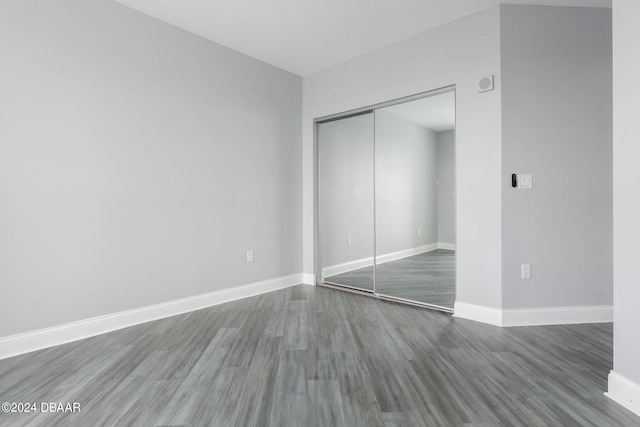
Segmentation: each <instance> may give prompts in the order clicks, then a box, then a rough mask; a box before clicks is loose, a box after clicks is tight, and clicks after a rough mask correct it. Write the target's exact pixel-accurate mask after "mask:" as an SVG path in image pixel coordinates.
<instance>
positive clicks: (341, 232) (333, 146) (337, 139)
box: [317, 112, 374, 292]
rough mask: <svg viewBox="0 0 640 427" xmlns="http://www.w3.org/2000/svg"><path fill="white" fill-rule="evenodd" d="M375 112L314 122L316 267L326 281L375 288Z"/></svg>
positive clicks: (362, 288)
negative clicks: (315, 125) (315, 146)
mask: <svg viewBox="0 0 640 427" xmlns="http://www.w3.org/2000/svg"><path fill="white" fill-rule="evenodd" d="M373 131H374V126H373V113H371V112H369V113H366V114H362V115H358V116H353V117H348V118H344V119H339V120H333V121H329V122H324V123H319V124H318V135H317V141H318V228H319V230H320V233H319V236H318V241H319V247H318V248H319V264H320V265H319V267H320V271H321V280H322V281H324V283H328V284H334V285H341V286H346V287H350V288H355V289H360V290H365V291H369V292H373V283H374V281H373V256H374V247H373V245H374V225H373V219H374V213H373V205H374V202H373V200H374V199H373V167H374V160H373V148H374V146H373V137H374V135H373Z"/></svg>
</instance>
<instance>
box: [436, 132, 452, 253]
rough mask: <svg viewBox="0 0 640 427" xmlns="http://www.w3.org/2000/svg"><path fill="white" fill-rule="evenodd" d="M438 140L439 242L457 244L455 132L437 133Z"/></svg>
mask: <svg viewBox="0 0 640 427" xmlns="http://www.w3.org/2000/svg"><path fill="white" fill-rule="evenodd" d="M437 138H438V165H437V168H438V242H439V243H448V244H455V243H456V224H455V219H456V212H455V208H456V203H455V202H456V200H455V199H456V198H455V164H454V160H455V131H453V130H448V131H443V132H438V133H437Z"/></svg>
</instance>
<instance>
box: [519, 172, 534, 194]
mask: <svg viewBox="0 0 640 427" xmlns="http://www.w3.org/2000/svg"><path fill="white" fill-rule="evenodd" d="M518 188H519V189H521V190H529V189H531V188H533V178H532V177H531V175H529V174H523V175H518Z"/></svg>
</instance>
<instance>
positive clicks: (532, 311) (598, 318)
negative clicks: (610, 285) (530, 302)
mask: <svg viewBox="0 0 640 427" xmlns="http://www.w3.org/2000/svg"><path fill="white" fill-rule="evenodd" d="M610 322H613V306H611V305H594V306H584V307H549V308H523V309H508V310H502V326H535V325H570V324H579V323H610Z"/></svg>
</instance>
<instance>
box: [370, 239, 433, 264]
mask: <svg viewBox="0 0 640 427" xmlns="http://www.w3.org/2000/svg"><path fill="white" fill-rule="evenodd" d="M436 249H438V244H437V243H431V244H428V245H422V246H418V247H417V248H411V249H404V250H401V251H397V252H391V253H388V254H383V255H378V256H377V257H376V264H384V263H385V262H390V261H397V260H399V259H402V258H406V257H410V256H414V255H419V254H423V253H425V252H431V251H435V250H436Z"/></svg>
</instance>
